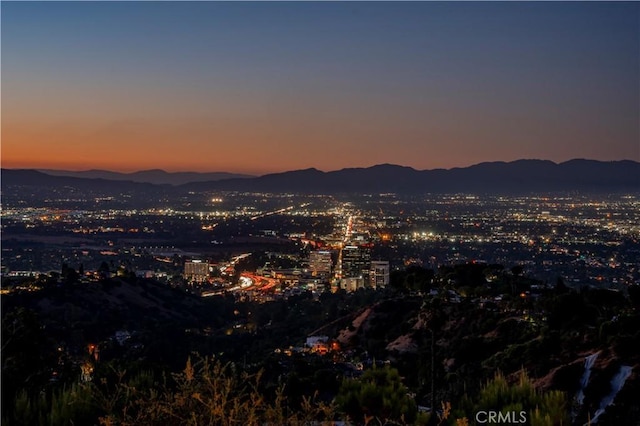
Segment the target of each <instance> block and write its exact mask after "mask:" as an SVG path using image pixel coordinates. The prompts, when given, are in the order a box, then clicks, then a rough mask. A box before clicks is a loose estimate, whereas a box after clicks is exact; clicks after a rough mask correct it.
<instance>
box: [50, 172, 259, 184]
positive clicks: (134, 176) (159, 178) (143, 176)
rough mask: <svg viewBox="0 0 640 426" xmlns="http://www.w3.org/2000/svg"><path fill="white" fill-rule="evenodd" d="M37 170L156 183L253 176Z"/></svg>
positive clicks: (180, 182) (59, 174)
mask: <svg viewBox="0 0 640 426" xmlns="http://www.w3.org/2000/svg"><path fill="white" fill-rule="evenodd" d="M38 171H39V172H42V173H46V174H48V175H51V176H68V177H78V178H88V179H108V180H125V181H132V182H140V183H153V184H157V185H163V184H168V185H183V184H185V183H191V182H206V181H216V180H223V179H240V178H249V177H254V176H251V175H243V174H237V173H225V172H213V173H198V172H166V171H164V170H160V169H152V170H141V171H138V172H132V173H120V172H112V171H109V170H84V171H72V170H50V169H40V170H38Z"/></svg>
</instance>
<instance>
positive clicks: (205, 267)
mask: <svg viewBox="0 0 640 426" xmlns="http://www.w3.org/2000/svg"><path fill="white" fill-rule="evenodd" d="M184 278H185V279H186V280H187V281H189V282H196V283H203V282H205V281H206V280H207V278H209V264H208V263H207V262H203V261H202V260H187V261H186V262H185V263H184Z"/></svg>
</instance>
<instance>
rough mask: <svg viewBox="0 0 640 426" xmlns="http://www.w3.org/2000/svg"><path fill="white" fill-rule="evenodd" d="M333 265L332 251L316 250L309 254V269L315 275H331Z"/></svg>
mask: <svg viewBox="0 0 640 426" xmlns="http://www.w3.org/2000/svg"><path fill="white" fill-rule="evenodd" d="M332 266H333V265H332V262H331V252H330V251H327V250H315V251H312V252H311V253H310V254H309V269H310V270H311V275H313V276H314V277H317V276H327V275H330V274H331V267H332Z"/></svg>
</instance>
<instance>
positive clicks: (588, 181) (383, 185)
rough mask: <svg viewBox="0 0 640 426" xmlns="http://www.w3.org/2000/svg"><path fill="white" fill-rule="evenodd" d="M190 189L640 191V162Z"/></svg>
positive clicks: (369, 173) (289, 175) (302, 174)
mask: <svg viewBox="0 0 640 426" xmlns="http://www.w3.org/2000/svg"><path fill="white" fill-rule="evenodd" d="M182 187H183V188H187V189H189V190H194V191H198V190H227V191H259V192H301V193H305V192H307V193H382V192H395V193H408V194H420V193H452V192H467V193H530V192H548V191H597V192H607V191H640V162H636V161H632V160H621V161H610V162H604V161H596V160H582V159H577V160H570V161H566V162H564V163H559V164H557V163H554V162H552V161H548V160H517V161H512V162H487V163H480V164H476V165H473V166H470V167H463V168H453V169H433V170H416V169H413V168H411V167H405V166H398V165H393V164H380V165H376V166H372V167H368V168H348V169H342V170H336V171H332V172H322V171H320V170H317V169H313V168H312V169H305V170H295V171H290V172H284V173H274V174H269V175H264V176H260V177H257V178H253V179H245V180H238V179H229V180H223V181H218V182H199V183H191V184H186V185H183V186H182Z"/></svg>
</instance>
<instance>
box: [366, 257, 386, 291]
mask: <svg viewBox="0 0 640 426" xmlns="http://www.w3.org/2000/svg"><path fill="white" fill-rule="evenodd" d="M369 285H370V286H371V287H373V288H384V287H386V286H387V285H389V262H388V261H386V260H373V261H371V267H370V268H369Z"/></svg>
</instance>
